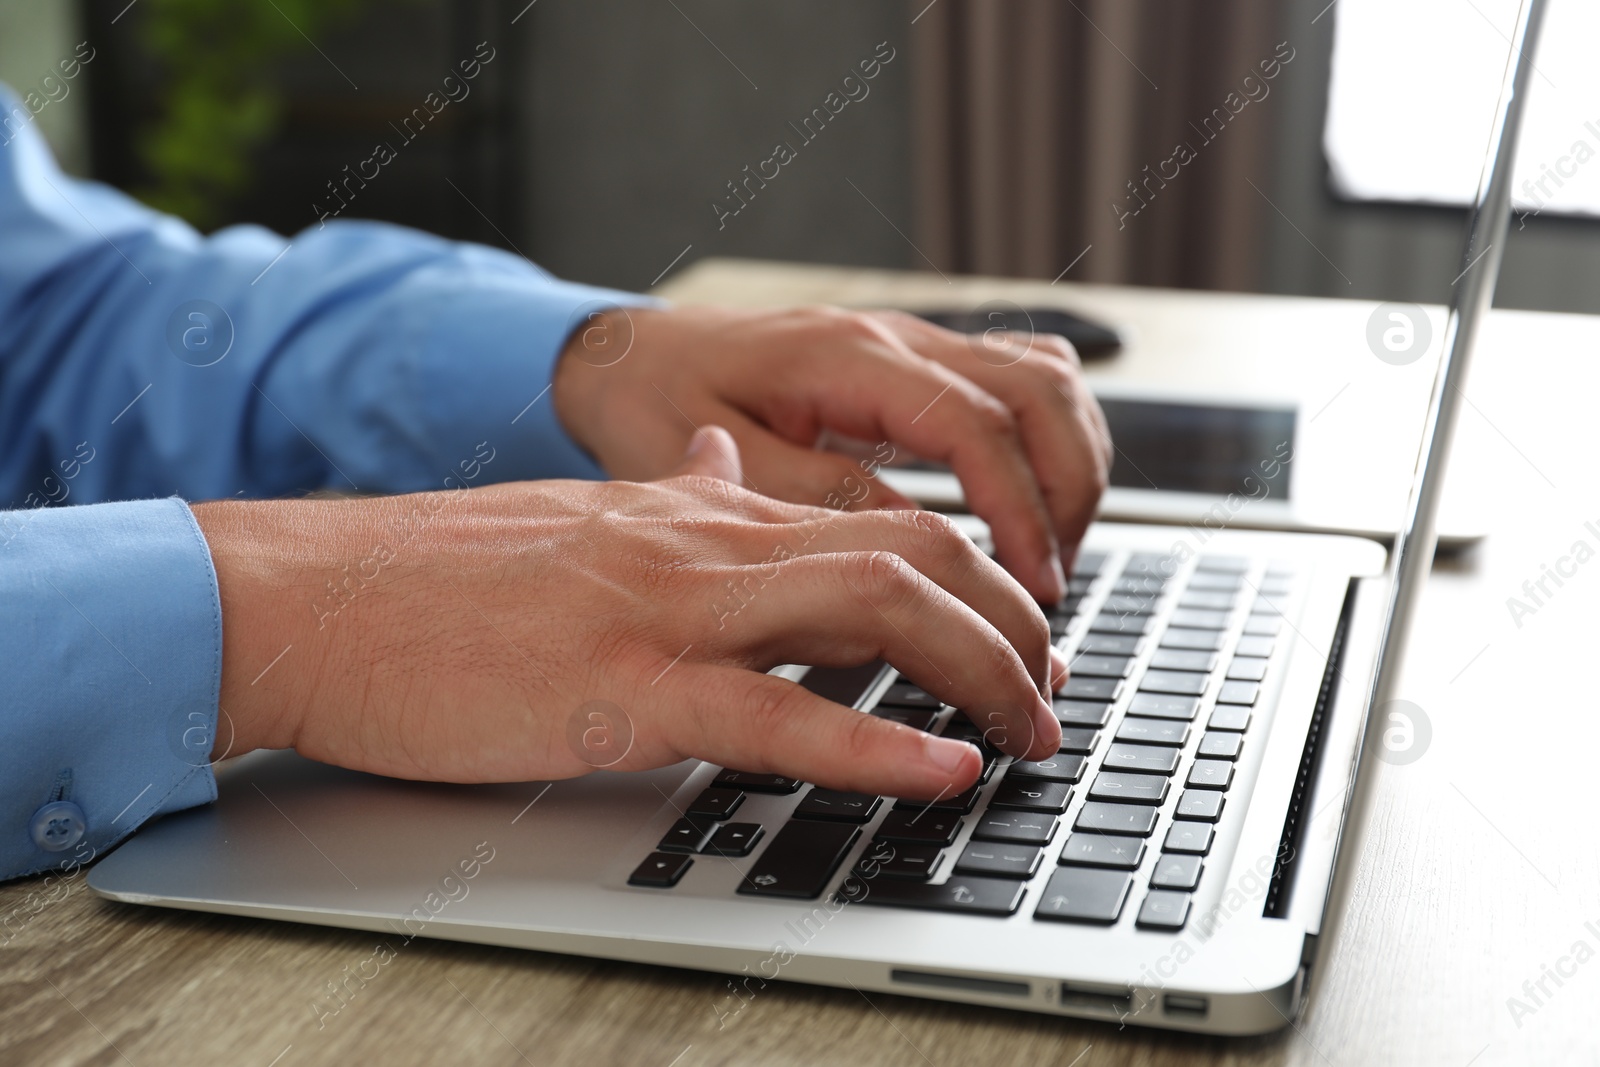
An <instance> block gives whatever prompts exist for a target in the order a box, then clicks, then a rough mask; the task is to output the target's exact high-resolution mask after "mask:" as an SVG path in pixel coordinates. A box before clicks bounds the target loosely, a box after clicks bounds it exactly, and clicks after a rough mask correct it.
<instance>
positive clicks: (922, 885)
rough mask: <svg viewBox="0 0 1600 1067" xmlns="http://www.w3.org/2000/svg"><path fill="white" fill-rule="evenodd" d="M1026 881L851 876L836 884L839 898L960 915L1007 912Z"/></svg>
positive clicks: (965, 876) (1014, 907)
mask: <svg viewBox="0 0 1600 1067" xmlns="http://www.w3.org/2000/svg"><path fill="white" fill-rule="evenodd" d="M1027 891H1028V889H1027V883H1025V882H1019V881H1017V880H1015V879H1012V878H984V877H982V876H980V875H971V874H957V875H952V876H951V877H950V880H949V881H947V882H944V883H943V884H941V885H929V884H928V883H927V882H910V881H900V880H884V881H877V882H866V881H863V880H862V879H860V878H858V877H856V876H855V875H851V876H850V877H849V878H846V879H845V882H844V885H842V886H840V887H839V899H840V900H841V901H848V902H849V903H852V904H875V905H877V906H879V907H885V908H920V909H922V910H925V911H953V912H958V913H960V914H963V915H1000V916H1004V915H1010V914H1011V913H1013V912H1014V911H1016V910H1017V907H1018V906H1019V905H1020V904H1021V903H1022V898H1023V896H1024V895H1025V894H1026V893H1027Z"/></svg>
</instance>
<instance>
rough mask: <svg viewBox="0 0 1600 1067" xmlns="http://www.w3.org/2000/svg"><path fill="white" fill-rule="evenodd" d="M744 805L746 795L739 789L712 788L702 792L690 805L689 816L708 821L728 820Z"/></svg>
mask: <svg viewBox="0 0 1600 1067" xmlns="http://www.w3.org/2000/svg"><path fill="white" fill-rule="evenodd" d="M743 803H744V794H743V793H741V792H739V791H738V790H737V789H723V788H720V787H718V786H712V787H711V788H710V789H705V790H702V791H701V793H700V795H699V796H697V797H695V798H694V800H693V801H691V802H690V804H689V814H690V815H696V816H699V817H701V818H706V819H726V818H727V817H728V816H730V815H732V814H733V813H734V812H735V811H736V810H737V809H738V807H739V805H740V804H743Z"/></svg>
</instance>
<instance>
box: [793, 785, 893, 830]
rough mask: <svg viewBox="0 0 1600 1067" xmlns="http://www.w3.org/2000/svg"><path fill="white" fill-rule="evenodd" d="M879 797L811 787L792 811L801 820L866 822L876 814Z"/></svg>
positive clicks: (881, 801) (880, 800) (880, 799)
mask: <svg viewBox="0 0 1600 1067" xmlns="http://www.w3.org/2000/svg"><path fill="white" fill-rule="evenodd" d="M881 803H883V800H882V798H881V797H875V796H873V795H872V794H871V793H841V792H839V791H838V790H837V789H823V788H822V787H821V786H813V787H812V788H811V792H809V793H807V794H806V795H805V797H804V798H803V799H802V800H801V801H800V805H799V806H798V807H797V808H795V809H794V813H795V816H796V817H797V818H802V819H833V820H835V821H837V822H857V823H860V822H866V821H868V820H869V819H871V818H872V817H873V816H874V815H876V814H878V805H879V804H881Z"/></svg>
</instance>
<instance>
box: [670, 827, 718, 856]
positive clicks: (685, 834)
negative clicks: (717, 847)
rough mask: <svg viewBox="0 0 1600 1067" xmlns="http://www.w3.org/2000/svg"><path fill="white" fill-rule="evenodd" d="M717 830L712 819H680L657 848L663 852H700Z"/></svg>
mask: <svg viewBox="0 0 1600 1067" xmlns="http://www.w3.org/2000/svg"><path fill="white" fill-rule="evenodd" d="M716 828H717V824H716V823H714V822H712V821H711V820H710V819H679V820H678V821H677V822H675V823H673V824H672V829H670V830H668V831H667V836H666V837H663V838H662V839H661V844H659V845H657V846H656V848H657V849H658V850H660V851H662V852H699V851H700V846H702V845H704V844H705V843H706V839H707V838H709V837H710V836H711V831H713V830H715V829H716Z"/></svg>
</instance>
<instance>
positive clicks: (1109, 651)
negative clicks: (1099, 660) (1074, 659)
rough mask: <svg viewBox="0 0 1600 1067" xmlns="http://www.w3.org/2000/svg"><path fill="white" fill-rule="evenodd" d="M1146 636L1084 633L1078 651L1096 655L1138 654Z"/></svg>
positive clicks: (1142, 647)
mask: <svg viewBox="0 0 1600 1067" xmlns="http://www.w3.org/2000/svg"><path fill="white" fill-rule="evenodd" d="M1143 649H1144V638H1142V637H1139V636H1137V635H1135V634H1084V635H1083V640H1082V641H1080V642H1078V651H1079V652H1082V653H1085V654H1087V655H1094V656H1137V655H1138V654H1139V653H1140V652H1141V651H1142V650H1143Z"/></svg>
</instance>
